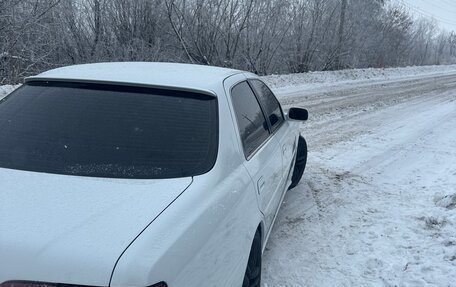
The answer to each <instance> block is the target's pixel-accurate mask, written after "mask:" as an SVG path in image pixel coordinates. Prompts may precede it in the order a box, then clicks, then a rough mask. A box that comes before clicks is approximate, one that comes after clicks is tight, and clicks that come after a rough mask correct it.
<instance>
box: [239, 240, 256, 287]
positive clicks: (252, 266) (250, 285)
mask: <svg viewBox="0 0 456 287" xmlns="http://www.w3.org/2000/svg"><path fill="white" fill-rule="evenodd" d="M260 281H261V235H260V232H259V231H257V232H256V234H255V238H254V239H253V243H252V248H251V249H250V255H249V261H248V263H247V270H246V271H245V275H244V282H243V283H242V287H260Z"/></svg>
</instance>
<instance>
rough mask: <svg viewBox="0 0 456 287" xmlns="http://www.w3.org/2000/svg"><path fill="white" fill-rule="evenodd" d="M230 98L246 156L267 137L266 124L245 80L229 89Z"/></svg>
mask: <svg viewBox="0 0 456 287" xmlns="http://www.w3.org/2000/svg"><path fill="white" fill-rule="evenodd" d="M231 98H232V102H233V108H234V112H235V114H236V120H237V123H238V127H239V132H240V135H241V140H242V144H243V147H244V154H245V157H246V158H248V157H249V156H250V155H251V154H252V153H253V152H254V151H255V150H256V149H257V148H258V147H259V146H260V145H261V144H262V143H263V142H264V141H265V140H266V139H267V138H268V137H269V130H268V125H267V123H266V119H265V117H264V115H263V112H262V110H261V108H260V105H259V103H258V101H257V99H256V97H255V94H254V93H253V91H252V89H251V88H250V86H249V84H247V82H243V83H240V84H238V85H236V86H235V87H234V88H233V89H232V90H231Z"/></svg>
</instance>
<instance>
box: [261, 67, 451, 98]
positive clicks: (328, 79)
mask: <svg viewBox="0 0 456 287" xmlns="http://www.w3.org/2000/svg"><path fill="white" fill-rule="evenodd" d="M452 72H455V73H456V65H442V66H418V67H405V68H388V69H373V68H371V69H351V70H341V71H327V72H309V73H303V74H289V75H271V76H265V77H263V80H264V81H265V82H266V83H267V84H268V85H269V86H270V87H271V88H272V89H273V90H275V91H276V92H278V93H280V94H283V93H293V92H303V91H309V90H316V89H321V88H328V87H331V86H337V87H338V88H340V86H343V85H350V84H353V83H358V84H359V83H363V82H366V83H369V84H372V82H373V81H379V82H381V81H391V80H400V79H408V78H417V77H423V76H431V75H438V74H443V73H452Z"/></svg>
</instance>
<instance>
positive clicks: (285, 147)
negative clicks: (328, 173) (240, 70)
mask: <svg viewBox="0 0 456 287" xmlns="http://www.w3.org/2000/svg"><path fill="white" fill-rule="evenodd" d="M249 83H250V85H251V87H252V88H253V90H254V92H255V94H256V96H257V98H258V101H259V102H260V105H261V106H262V107H263V111H264V113H265V115H266V118H267V119H268V120H269V124H270V126H271V130H272V133H273V134H274V136H275V138H276V140H277V141H278V143H279V146H280V149H281V151H282V159H283V172H284V178H285V179H289V178H290V176H291V173H292V171H293V166H294V156H295V152H296V148H297V140H298V135H297V133H296V132H295V130H293V129H292V128H291V126H290V123H289V122H287V121H285V117H284V114H283V111H282V108H281V106H280V103H279V101H278V100H277V98H276V97H275V95H274V93H273V92H272V91H271V90H270V89H269V88H268V86H267V85H266V84H265V83H263V82H262V81H261V80H258V79H250V80H249ZM284 184H288V183H287V182H286V181H285V182H284ZM287 189H288V186H285V187H284V191H286V190H287Z"/></svg>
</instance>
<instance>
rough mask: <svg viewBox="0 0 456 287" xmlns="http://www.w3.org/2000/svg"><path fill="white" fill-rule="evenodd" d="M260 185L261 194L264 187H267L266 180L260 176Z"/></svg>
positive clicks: (259, 192) (259, 191)
mask: <svg viewBox="0 0 456 287" xmlns="http://www.w3.org/2000/svg"><path fill="white" fill-rule="evenodd" d="M257 185H258V194H261V192H263V190H264V188H265V187H266V181H265V180H264V177H260V179H259V180H258V182H257Z"/></svg>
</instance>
